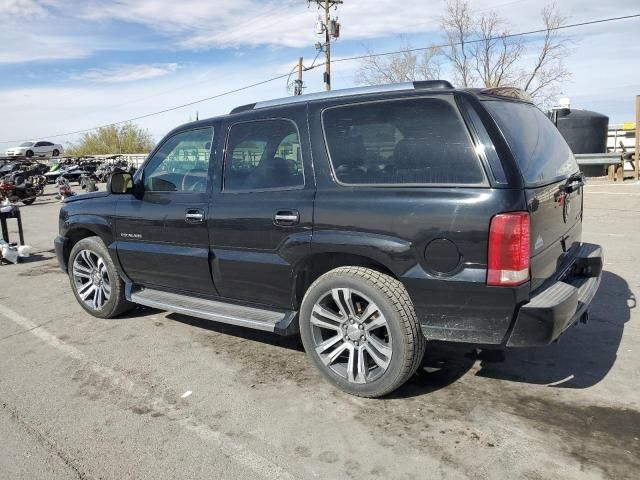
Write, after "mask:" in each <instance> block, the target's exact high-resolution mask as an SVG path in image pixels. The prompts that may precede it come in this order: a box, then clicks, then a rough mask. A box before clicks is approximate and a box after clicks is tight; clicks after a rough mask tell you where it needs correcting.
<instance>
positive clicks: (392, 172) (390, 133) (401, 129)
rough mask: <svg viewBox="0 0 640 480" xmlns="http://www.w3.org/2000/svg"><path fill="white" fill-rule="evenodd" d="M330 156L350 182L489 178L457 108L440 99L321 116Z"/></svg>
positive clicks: (396, 102)
mask: <svg viewBox="0 0 640 480" xmlns="http://www.w3.org/2000/svg"><path fill="white" fill-rule="evenodd" d="M322 121H323V126H324V132H325V137H326V142H327V147H328V149H329V156H330V158H331V163H332V165H333V170H334V172H335V176H336V178H337V180H338V181H339V182H341V183H345V184H353V185H357V184H420V185H425V184H427V185H428V184H455V185H460V184H463V185H470V184H471V185H477V184H482V183H484V181H485V176H484V172H483V170H482V166H481V165H480V162H479V158H478V155H477V154H476V152H475V149H474V146H473V143H472V141H471V137H470V136H469V132H468V131H467V127H466V125H465V124H464V123H463V121H462V119H461V118H460V115H459V113H458V111H457V110H456V108H455V107H454V106H453V105H451V104H450V103H448V102H447V101H445V100H441V99H436V98H421V99H398V100H391V101H383V102H373V103H362V104H354V105H346V106H338V107H333V108H329V109H327V110H325V111H324V112H323V114H322Z"/></svg>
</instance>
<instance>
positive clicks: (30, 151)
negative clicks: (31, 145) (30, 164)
mask: <svg viewBox="0 0 640 480" xmlns="http://www.w3.org/2000/svg"><path fill="white" fill-rule="evenodd" d="M25 156H27V157H28V158H31V157H33V150H27V153H25Z"/></svg>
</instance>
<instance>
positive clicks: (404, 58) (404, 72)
mask: <svg viewBox="0 0 640 480" xmlns="http://www.w3.org/2000/svg"><path fill="white" fill-rule="evenodd" d="M438 55H439V49H438V48H435V47H434V48H428V49H425V50H424V51H422V53H418V52H414V51H412V48H411V45H409V44H405V46H404V47H403V48H402V51H401V52H400V53H396V54H393V55H386V56H374V55H373V54H371V53H369V55H368V56H367V57H366V58H365V59H363V60H362V62H361V65H360V68H359V70H358V73H357V76H356V83H358V84H360V85H380V84H384V83H401V82H413V81H415V80H432V79H436V78H438V77H439V76H440V63H439V62H438Z"/></svg>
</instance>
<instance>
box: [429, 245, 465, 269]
mask: <svg viewBox="0 0 640 480" xmlns="http://www.w3.org/2000/svg"><path fill="white" fill-rule="evenodd" d="M424 259H425V260H426V262H427V267H428V268H429V269H430V270H433V271H434V272H436V273H449V272H452V271H453V270H455V269H456V267H457V266H458V265H459V264H460V251H459V250H458V247H457V246H456V244H455V243H453V242H452V241H451V240H448V239H446V238H436V239H435V240H431V242H429V244H428V245H427V247H426V248H425V249H424Z"/></svg>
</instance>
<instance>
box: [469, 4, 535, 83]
mask: <svg viewBox="0 0 640 480" xmlns="http://www.w3.org/2000/svg"><path fill="white" fill-rule="evenodd" d="M508 35H509V31H508V25H507V24H506V23H505V21H504V20H502V19H501V18H500V17H499V16H498V14H497V13H495V12H490V13H487V14H483V15H481V16H480V17H479V18H478V20H477V33H476V37H477V38H476V43H473V44H472V45H471V46H470V47H469V51H470V56H471V58H472V62H473V70H474V71H475V74H476V75H477V78H478V80H479V81H480V82H481V83H482V84H483V85H484V86H485V87H499V86H501V85H505V84H513V83H514V82H516V81H517V80H518V78H517V77H518V72H517V70H516V65H517V62H518V60H519V59H520V56H521V55H522V52H523V50H524V47H523V44H522V39H521V38H520V37H509V36H508Z"/></svg>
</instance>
